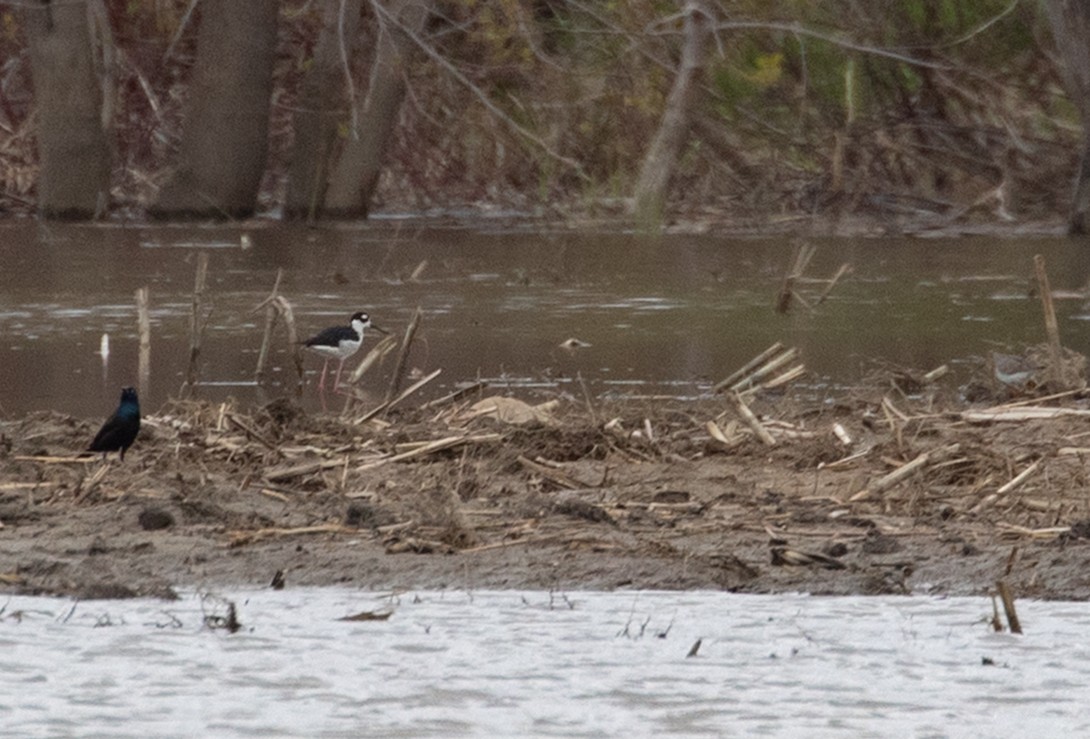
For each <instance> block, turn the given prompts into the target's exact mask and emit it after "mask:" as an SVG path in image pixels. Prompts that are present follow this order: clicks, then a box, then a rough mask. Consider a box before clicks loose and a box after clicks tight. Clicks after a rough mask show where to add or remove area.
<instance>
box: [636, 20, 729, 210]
mask: <svg viewBox="0 0 1090 739" xmlns="http://www.w3.org/2000/svg"><path fill="white" fill-rule="evenodd" d="M710 21H711V18H710V17H709V15H708V10H707V9H706V8H705V7H703V6H702V5H701V4H699V3H689V4H688V5H687V6H686V8H685V45H684V47H683V48H682V51H681V64H680V66H679V67H678V71H677V76H676V77H675V78H674V86H673V87H672V88H671V89H670V95H669V96H668V97H667V98H666V109H665V111H663V114H662V122H661V123H660V124H659V130H658V132H656V134H655V138H654V140H653V141H652V142H651V146H650V147H649V148H648V150H647V154H646V155H645V156H644V159H643V165H642V166H641V167H640V175H639V178H638V179H637V180H636V187H635V190H634V192H633V201H634V204H633V208H634V212H635V214H636V217H637V218H638V219H639V220H641V221H644V222H647V223H656V222H658V221H659V220H660V218H661V216H662V207H663V203H664V202H665V200H666V188H667V186H668V185H669V184H670V178H671V177H672V176H673V174H674V169H675V167H676V166H677V159H678V156H680V154H681V149H682V147H683V146H684V145H685V141H686V139H687V138H688V137H689V130H690V128H691V127H692V119H693V108H694V107H695V103H696V101H697V100H698V99H699V95H700V87H699V81H700V75H701V74H702V72H703V69H704V56H705V49H706V48H707V46H708V41H709V40H710V38H711V23H710Z"/></svg>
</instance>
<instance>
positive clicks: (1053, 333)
mask: <svg viewBox="0 0 1090 739" xmlns="http://www.w3.org/2000/svg"><path fill="white" fill-rule="evenodd" d="M1033 269H1034V271H1035V272H1036V273H1037V290H1038V291H1039V292H1040V293H1041V308H1042V309H1043V310H1044V314H1045V333H1046V334H1047V336H1048V358H1049V368H1048V374H1049V376H1050V377H1051V379H1053V380H1055V381H1056V382H1057V383H1060V384H1061V385H1064V384H1066V378H1065V377H1064V374H1065V373H1064V371H1063V348H1062V347H1061V346H1060V327H1059V325H1058V324H1057V323H1056V307H1055V306H1054V305H1053V304H1052V288H1051V287H1049V284H1048V272H1047V271H1046V270H1045V258H1044V257H1043V256H1041V255H1040V254H1037V255H1035V256H1034V257H1033Z"/></svg>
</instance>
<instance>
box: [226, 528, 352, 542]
mask: <svg viewBox="0 0 1090 739" xmlns="http://www.w3.org/2000/svg"><path fill="white" fill-rule="evenodd" d="M358 533H359V531H358V530H357V529H354V528H350V527H348V526H344V525H343V524H339V523H331V524H321V525H318V526H299V527H296V528H281V527H271V528H265V529H255V530H253V531H241V530H239V531H230V532H228V534H229V535H230V537H231V540H230V542H229V544H228V546H230V547H237V546H242V545H243V544H253V543H254V542H258V541H261V540H262V539H268V538H271V537H274V536H306V535H310V534H358Z"/></svg>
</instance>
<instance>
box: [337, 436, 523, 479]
mask: <svg viewBox="0 0 1090 739" xmlns="http://www.w3.org/2000/svg"><path fill="white" fill-rule="evenodd" d="M503 438H504V437H503V434H479V435H477V436H447V437H446V438H443V439H436V440H434V441H429V442H425V443H424V444H423V445H421V446H419V447H417V448H415V449H411V450H409V451H407V452H402V453H401V454H395V455H393V456H392V457H386V458H384V459H379V460H376V461H374V462H368V463H367V464H362V465H360V466H359V467H357V468H356V471H357V472H360V471H363V470H370V469H374V468H376V467H381V466H382V465H384V464H388V463H390V462H404V461H406V460H409V459H413V458H415V457H423V456H426V455H428V454H434V453H435V452H440V451H443V450H445V449H453V448H454V447H458V446H461V445H462V444H486V443H490V442H495V441H502V440H503Z"/></svg>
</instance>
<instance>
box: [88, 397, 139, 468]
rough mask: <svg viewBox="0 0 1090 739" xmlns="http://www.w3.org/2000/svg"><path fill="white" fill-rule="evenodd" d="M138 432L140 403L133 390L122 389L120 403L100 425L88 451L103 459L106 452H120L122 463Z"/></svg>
mask: <svg viewBox="0 0 1090 739" xmlns="http://www.w3.org/2000/svg"><path fill="white" fill-rule="evenodd" d="M139 432H140V401H139V400H137V398H136V390H135V389H133V388H131V387H127V388H123V389H122V390H121V403H120V404H119V405H118V406H117V410H116V411H114V414H113V415H112V416H110V417H109V418H107V419H106V423H104V424H102V428H100V429H99V430H98V433H97V434H95V440H94V441H92V442H91V446H90V447H88V450H89V451H92V452H102V458H103V459H105V458H106V454H107V453H108V452H121V459H122V461H124V459H125V450H126V449H128V448H129V447H131V446H132V443H133V442H134V441H135V440H136V435H137V434H138V433H139Z"/></svg>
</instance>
